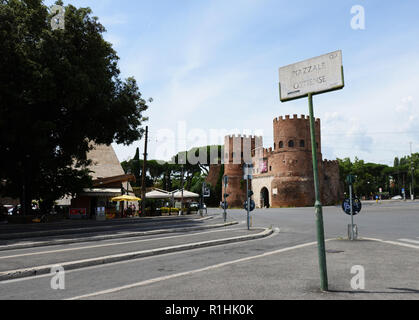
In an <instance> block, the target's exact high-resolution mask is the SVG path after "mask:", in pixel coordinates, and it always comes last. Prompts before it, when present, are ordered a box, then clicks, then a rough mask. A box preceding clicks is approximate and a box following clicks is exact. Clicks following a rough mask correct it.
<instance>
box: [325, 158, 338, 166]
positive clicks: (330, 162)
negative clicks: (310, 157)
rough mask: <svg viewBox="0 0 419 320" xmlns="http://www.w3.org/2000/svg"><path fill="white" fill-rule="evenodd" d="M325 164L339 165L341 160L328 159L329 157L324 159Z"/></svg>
mask: <svg viewBox="0 0 419 320" xmlns="http://www.w3.org/2000/svg"><path fill="white" fill-rule="evenodd" d="M323 164H324V165H339V161H338V160H327V159H324V160H323Z"/></svg>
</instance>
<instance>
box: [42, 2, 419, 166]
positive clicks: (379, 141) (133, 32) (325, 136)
mask: <svg viewBox="0 0 419 320" xmlns="http://www.w3.org/2000/svg"><path fill="white" fill-rule="evenodd" d="M45 3H46V4H52V3H53V1H46V2H45ZM64 3H65V4H67V3H71V4H73V5H75V6H78V7H85V6H88V7H90V8H92V10H93V14H94V15H95V16H98V17H99V20H100V21H101V22H102V24H103V25H104V26H105V27H106V29H107V33H106V34H105V35H104V36H105V39H106V40H108V41H109V42H111V43H113V45H114V48H115V49H116V51H117V52H118V55H119V57H120V59H121V60H120V68H121V71H122V76H123V77H124V78H126V77H128V76H134V77H135V78H136V79H137V81H138V83H139V85H140V89H141V92H142V93H143V96H144V98H148V97H152V98H153V99H154V102H153V103H152V104H151V107H150V109H149V111H147V114H146V115H147V116H149V117H150V121H149V123H148V125H149V127H150V141H149V146H150V152H149V156H150V157H151V158H156V157H157V158H164V157H163V155H162V153H160V151H159V150H160V149H161V146H162V144H163V143H166V144H167V143H168V142H169V144H170V145H171V148H172V149H170V150H169V152H168V154H167V157H170V155H169V153H170V152H172V151H173V152H177V151H181V150H183V149H184V148H188V149H189V148H191V147H194V146H199V145H202V144H205V143H204V142H207V143H219V144H222V140H219V141H212V140H209V139H194V138H193V136H194V132H195V133H196V132H198V133H199V132H201V133H206V134H207V135H208V136H209V135H210V132H211V130H216V129H217V130H227V131H229V132H230V131H231V132H237V133H257V134H263V136H264V144H265V146H266V147H270V146H272V145H273V141H272V139H273V137H272V135H273V132H272V120H273V119H274V118H275V117H278V116H283V115H287V114H291V115H293V114H298V115H300V114H307V113H308V106H307V100H306V99H302V100H296V101H292V102H287V103H281V102H280V101H279V94H278V68H279V67H281V66H285V65H288V64H291V63H294V62H298V61H301V60H304V59H308V58H311V57H314V56H319V55H321V54H325V53H328V52H332V51H335V50H342V51H343V63H344V70H345V83H346V87H345V88H344V89H343V90H341V91H337V92H333V93H328V94H324V95H319V96H316V97H315V98H314V108H315V113H316V116H317V117H319V118H321V120H322V144H323V150H322V151H323V158H326V159H335V158H336V157H339V158H344V157H351V158H352V159H353V158H354V157H355V156H358V157H359V158H361V159H364V160H366V161H373V162H381V163H386V164H392V163H393V159H394V157H395V156H404V155H407V154H408V153H409V152H410V145H409V142H413V151H414V152H419V90H418V88H419V59H418V58H419V41H418V39H419V22H418V19H417V13H418V11H419V2H418V1H417V0H404V1H379V0H339V1H329V0H317V1H308V0H305V1H302V0H293V1H290V0H288V1H281V0H259V1H254V0H228V1H218V0H215V1H200V0H195V1H192V0H185V1H183V0H176V1H173V0H164V1H163V0H160V1H159V0H154V1H151V0H149V1H138V0H135V1H134V0H120V1H109V0H100V1H87V0H83V1H82V0H79V1H76V0H73V1H64ZM355 5H362V6H363V7H364V8H365V23H366V28H365V30H353V29H352V28H351V20H352V18H353V15H352V14H351V8H352V7H353V6H355ZM184 127H186V129H185V130H186V133H187V135H186V137H185V136H183V135H182V134H181V133H180V131H181V130H179V128H184ZM198 129H200V130H201V131H199V130H198ZM197 130H198V131H197ZM169 131H171V132H173V136H172V137H171V138H169V140H167V139H166V140H164V139H162V134H163V133H165V132H166V133H167V132H169ZM189 135H191V136H189ZM195 135H196V134H195ZM163 140H164V141H163ZM205 140H208V141H205ZM170 141H172V142H170ZM143 145H144V141H139V142H137V143H135V144H133V145H132V146H128V147H126V146H117V145H114V148H115V150H116V152H117V155H118V157H119V159H120V160H121V161H122V160H126V159H128V158H131V157H133V155H134V153H135V148H136V147H140V148H141V150H142V148H143Z"/></svg>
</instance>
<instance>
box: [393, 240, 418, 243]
mask: <svg viewBox="0 0 419 320" xmlns="http://www.w3.org/2000/svg"><path fill="white" fill-rule="evenodd" d="M397 241H402V242H408V243H413V244H419V241H418V240H411V239H399V240H397Z"/></svg>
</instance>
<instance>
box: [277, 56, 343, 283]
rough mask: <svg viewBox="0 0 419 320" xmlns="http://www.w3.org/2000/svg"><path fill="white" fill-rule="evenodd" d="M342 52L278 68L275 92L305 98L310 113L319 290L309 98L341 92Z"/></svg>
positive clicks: (321, 248) (318, 207)
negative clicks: (277, 81)
mask: <svg viewBox="0 0 419 320" xmlns="http://www.w3.org/2000/svg"><path fill="white" fill-rule="evenodd" d="M344 86H345V84H344V78H343V66H342V52H341V51H335V52H332V53H328V54H326V55H323V56H319V57H316V58H312V59H309V60H306V61H302V62H299V63H296V64H292V65H289V66H286V67H283V68H280V69H279V91H280V100H281V102H286V101H290V100H295V99H300V98H303V97H308V105H309V113H310V136H311V149H312V156H313V175H314V191H315V204H314V207H315V213H316V228H317V244H318V245H317V247H318V256H319V267H320V283H321V284H320V287H321V290H322V291H328V290H329V285H328V278H327V263H326V245H325V239H324V223H323V207H322V203H321V195H320V183H319V169H318V161H317V143H316V127H315V117H314V109H313V95H316V94H321V93H325V92H330V91H334V90H339V89H342V88H343V87H344Z"/></svg>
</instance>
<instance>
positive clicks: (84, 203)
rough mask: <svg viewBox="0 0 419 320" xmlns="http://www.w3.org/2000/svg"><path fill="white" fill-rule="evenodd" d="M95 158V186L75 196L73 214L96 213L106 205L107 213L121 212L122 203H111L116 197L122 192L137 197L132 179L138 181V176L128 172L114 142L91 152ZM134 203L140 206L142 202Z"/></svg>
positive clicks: (93, 176)
mask: <svg viewBox="0 0 419 320" xmlns="http://www.w3.org/2000/svg"><path fill="white" fill-rule="evenodd" d="M87 158H88V159H90V160H92V165H91V166H90V167H89V170H91V171H92V173H91V176H92V178H93V188H92V189H87V188H86V189H84V191H83V192H82V193H80V194H77V196H76V197H75V198H73V199H69V200H68V202H69V204H70V215H71V214H73V215H76V216H79V215H80V214H79V213H81V214H82V215H86V216H87V217H92V216H94V215H95V212H96V208H97V207H104V208H105V210H106V214H117V213H119V212H120V211H121V210H122V207H121V206H122V203H115V202H111V201H110V199H112V198H113V197H117V196H120V195H122V194H129V195H132V196H134V192H133V190H132V188H131V185H130V183H129V182H130V181H135V177H134V175H131V174H125V172H124V169H123V168H122V166H121V164H120V162H119V160H118V158H117V156H116V154H115V151H114V149H113V147H112V146H111V145H109V146H106V145H95V148H94V149H93V150H91V151H90V152H89V153H88V154H87ZM129 204H130V205H132V204H134V205H135V206H136V209H138V202H133V203H129Z"/></svg>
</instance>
